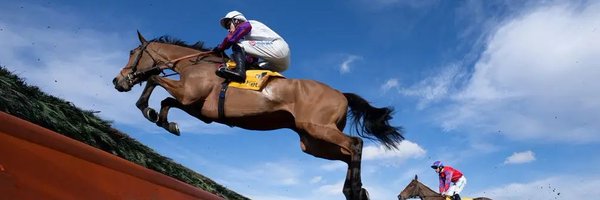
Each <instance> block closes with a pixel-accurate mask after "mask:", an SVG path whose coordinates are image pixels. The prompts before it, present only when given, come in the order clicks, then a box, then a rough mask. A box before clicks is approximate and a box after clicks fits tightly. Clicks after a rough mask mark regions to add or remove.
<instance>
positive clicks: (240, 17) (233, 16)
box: [221, 10, 247, 29]
mask: <svg viewBox="0 0 600 200" xmlns="http://www.w3.org/2000/svg"><path fill="white" fill-rule="evenodd" d="M231 19H238V20H242V21H247V20H246V17H244V14H242V13H241V12H238V11H236V10H234V11H231V12H228V13H227V14H226V15H225V17H223V18H221V26H222V27H223V28H225V29H228V28H229V27H227V24H226V23H227V21H229V20H231Z"/></svg>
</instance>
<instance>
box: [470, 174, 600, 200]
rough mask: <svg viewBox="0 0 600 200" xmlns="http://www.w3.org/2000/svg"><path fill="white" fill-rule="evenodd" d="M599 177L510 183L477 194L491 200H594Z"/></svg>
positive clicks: (570, 177)
mask: <svg viewBox="0 0 600 200" xmlns="http://www.w3.org/2000/svg"><path fill="white" fill-rule="evenodd" d="M598 184H600V178H599V177H573V176H561V177H551V178H547V179H542V180H536V181H532V182H528V183H510V184H506V185H503V186H499V187H497V188H491V189H487V190H484V191H481V192H478V193H477V195H476V196H486V197H489V198H492V199H594V198H595V197H597V196H600V190H597V189H596V188H597V187H598Z"/></svg>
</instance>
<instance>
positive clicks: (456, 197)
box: [452, 194, 460, 200]
mask: <svg viewBox="0 0 600 200" xmlns="http://www.w3.org/2000/svg"><path fill="white" fill-rule="evenodd" d="M452 200H460V196H459V195H458V194H454V196H452Z"/></svg>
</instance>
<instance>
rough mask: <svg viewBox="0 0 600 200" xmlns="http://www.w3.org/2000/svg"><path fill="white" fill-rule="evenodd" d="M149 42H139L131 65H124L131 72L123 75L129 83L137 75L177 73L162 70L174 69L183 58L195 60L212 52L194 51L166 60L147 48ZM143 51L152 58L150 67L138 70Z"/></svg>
mask: <svg viewBox="0 0 600 200" xmlns="http://www.w3.org/2000/svg"><path fill="white" fill-rule="evenodd" d="M149 44H150V42H144V43H142V44H140V46H139V47H138V48H139V49H140V53H139V54H138V55H137V56H136V57H135V60H134V62H133V65H130V66H128V67H125V69H127V68H130V69H131V72H129V73H128V74H127V75H126V76H125V75H124V77H125V79H126V81H127V82H128V83H129V84H130V85H133V81H134V80H135V79H136V78H139V77H146V76H149V75H157V74H160V73H163V75H164V76H165V77H166V76H172V75H175V74H177V72H175V73H173V74H169V75H166V74H165V73H164V72H163V70H165V69H171V70H173V69H175V65H176V64H177V62H179V61H181V60H183V59H187V58H193V57H198V58H197V59H196V60H199V58H200V56H203V55H207V54H211V53H213V52H212V51H206V52H200V53H194V54H190V55H186V56H182V57H179V58H176V59H172V60H167V59H166V58H163V57H162V56H160V55H158V54H156V52H154V50H152V49H148V45H149ZM151 51H152V52H151ZM144 53H146V54H148V56H150V59H152V67H150V68H148V69H144V70H140V71H138V65H139V64H140V60H141V59H142V56H143V54H144ZM152 53H154V54H155V56H157V57H159V58H160V59H157V58H155V56H153V55H152ZM173 71H175V70H173ZM122 75H123V74H122Z"/></svg>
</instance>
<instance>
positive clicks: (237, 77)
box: [217, 67, 246, 83]
mask: <svg viewBox="0 0 600 200" xmlns="http://www.w3.org/2000/svg"><path fill="white" fill-rule="evenodd" d="M217 75H218V76H220V77H222V78H225V79H228V80H231V81H234V82H240V83H243V82H245V81H246V74H243V75H242V74H239V73H237V72H234V71H231V70H229V69H227V68H225V67H221V68H219V69H218V70H217Z"/></svg>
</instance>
